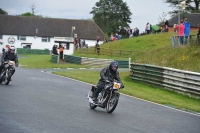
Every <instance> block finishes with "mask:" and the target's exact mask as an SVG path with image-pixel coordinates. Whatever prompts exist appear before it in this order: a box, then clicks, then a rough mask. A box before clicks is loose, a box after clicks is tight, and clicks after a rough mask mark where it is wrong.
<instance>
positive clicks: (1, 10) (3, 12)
mask: <svg viewBox="0 0 200 133" xmlns="http://www.w3.org/2000/svg"><path fill="white" fill-rule="evenodd" d="M0 14H5V15H8V13H7V12H6V11H4V10H3V9H1V8H0Z"/></svg>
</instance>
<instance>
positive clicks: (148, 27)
mask: <svg viewBox="0 0 200 133" xmlns="http://www.w3.org/2000/svg"><path fill="white" fill-rule="evenodd" d="M150 29H151V28H150V24H149V22H148V23H147V25H146V31H147V34H150Z"/></svg>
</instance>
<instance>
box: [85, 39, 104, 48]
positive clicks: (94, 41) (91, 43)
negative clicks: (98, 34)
mask: <svg viewBox="0 0 200 133" xmlns="http://www.w3.org/2000/svg"><path fill="white" fill-rule="evenodd" d="M96 42H97V41H96V40H85V44H88V46H89V47H91V46H95V45H96ZM102 43H103V41H99V44H102Z"/></svg>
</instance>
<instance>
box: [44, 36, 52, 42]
mask: <svg viewBox="0 0 200 133" xmlns="http://www.w3.org/2000/svg"><path fill="white" fill-rule="evenodd" d="M50 40H51V38H50V37H42V42H50Z"/></svg>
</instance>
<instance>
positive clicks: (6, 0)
mask: <svg viewBox="0 0 200 133" xmlns="http://www.w3.org/2000/svg"><path fill="white" fill-rule="evenodd" d="M97 1H99V0H0V8H2V9H3V10H5V11H7V12H8V14H9V15H18V14H22V13H25V12H31V8H30V6H31V5H32V4H33V3H34V4H35V6H36V9H35V11H37V13H36V14H37V15H43V16H49V17H51V18H67V19H91V18H92V14H90V13H89V12H90V11H91V10H92V7H94V6H95V3H96V2H97ZM123 1H124V2H126V3H127V5H128V6H129V9H130V10H131V12H132V16H131V18H132V23H131V24H130V26H131V28H135V27H138V28H139V29H140V31H141V32H142V31H144V29H145V25H146V23H147V22H150V24H152V25H154V24H157V23H158V17H159V15H161V14H162V12H165V13H167V12H169V11H171V10H172V8H171V7H169V4H166V3H164V0H123ZM167 18H169V16H168V17H167Z"/></svg>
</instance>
